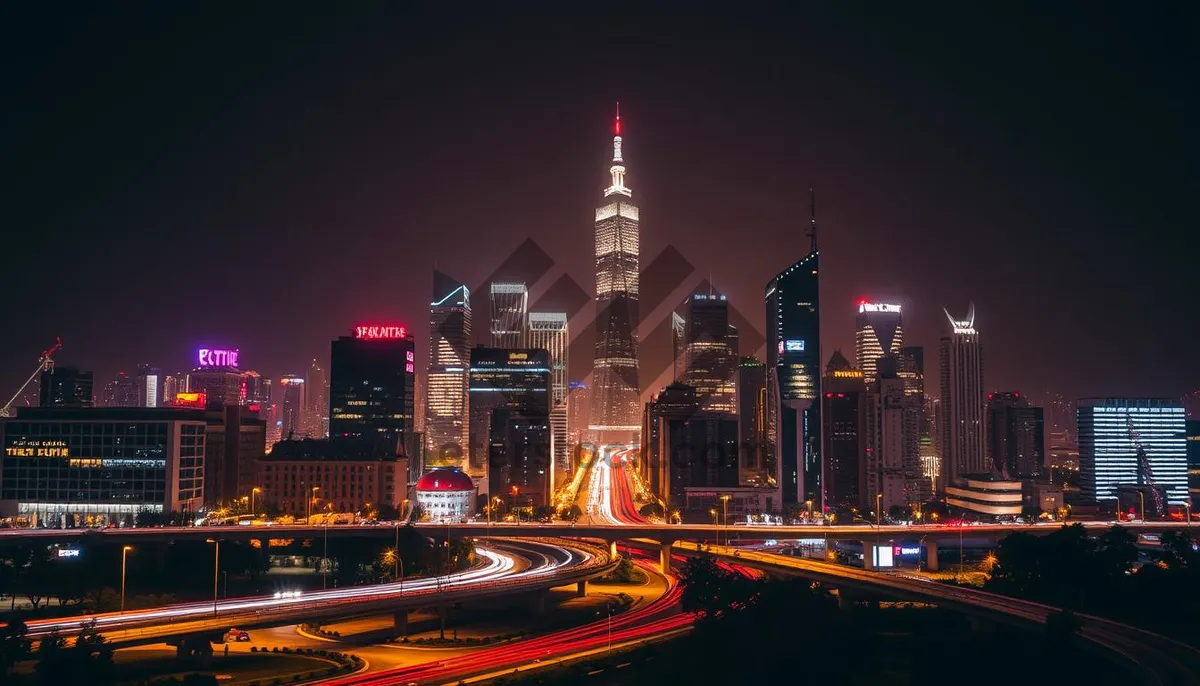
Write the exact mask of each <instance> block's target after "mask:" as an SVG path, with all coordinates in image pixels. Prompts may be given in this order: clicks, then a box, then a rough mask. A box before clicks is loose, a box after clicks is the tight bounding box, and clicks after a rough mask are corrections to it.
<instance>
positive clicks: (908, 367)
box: [889, 345, 933, 503]
mask: <svg viewBox="0 0 1200 686" xmlns="http://www.w3.org/2000/svg"><path fill="white" fill-rule="evenodd" d="M889 360H891V362H890V363H891V364H894V366H895V372H896V376H897V377H899V378H900V380H901V381H903V382H904V397H905V399H907V401H908V405H907V408H906V413H905V422H906V424H905V428H904V432H905V434H904V435H905V441H906V443H905V453H904V480H905V485H904V489H905V493H906V494H907V496H908V500H909V502H910V503H924V502H927V501H928V500H929V499H930V498H932V497H933V486H932V482H930V480H929V479H928V478H927V477H926V475H925V462H924V459H923V457H922V452H921V441H922V440H925V441H926V443H928V444H929V445H932V443H933V442H932V439H930V436H929V421H928V418H927V417H926V414H925V406H926V404H925V349H924V348H922V347H921V346H919V345H918V346H905V347H903V348H900V352H898V353H896V354H895V355H894V356H891V357H889Z"/></svg>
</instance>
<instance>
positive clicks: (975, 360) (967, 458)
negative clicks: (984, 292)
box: [938, 303, 992, 483]
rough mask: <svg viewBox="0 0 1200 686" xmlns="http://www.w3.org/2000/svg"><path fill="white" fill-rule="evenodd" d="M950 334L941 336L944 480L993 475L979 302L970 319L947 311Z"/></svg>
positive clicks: (940, 417) (971, 306)
mask: <svg viewBox="0 0 1200 686" xmlns="http://www.w3.org/2000/svg"><path fill="white" fill-rule="evenodd" d="M946 320H947V321H948V322H949V323H950V335H949V336H945V337H943V338H942V339H941V345H940V350H939V352H940V358H941V382H942V383H941V390H942V399H941V407H940V408H939V409H940V413H941V415H940V416H939V417H938V424H939V429H940V432H941V436H942V440H941V445H940V446H939V447H940V448H941V450H942V461H943V469H942V475H943V477H942V478H943V482H944V483H949V482H952V481H953V480H954V479H958V478H960V477H964V476H967V475H969V474H990V473H991V471H992V468H991V465H990V464H989V463H988V459H987V453H986V451H985V450H984V443H983V440H984V436H983V432H984V425H983V422H984V414H983V354H982V351H981V349H980V344H979V332H978V331H977V330H976V329H975V303H971V305H970V309H969V310H968V312H967V318H966V319H955V318H954V317H952V316H950V312H948V311H946Z"/></svg>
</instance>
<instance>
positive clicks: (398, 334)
mask: <svg viewBox="0 0 1200 686" xmlns="http://www.w3.org/2000/svg"><path fill="white" fill-rule="evenodd" d="M354 337H355V338H362V339H366V340H376V339H387V338H408V329H406V328H404V327H403V326H356V327H354Z"/></svg>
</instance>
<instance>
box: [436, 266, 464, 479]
mask: <svg viewBox="0 0 1200 686" xmlns="http://www.w3.org/2000/svg"><path fill="white" fill-rule="evenodd" d="M470 367H471V294H470V293H469V292H468V290H467V287H466V286H465V285H463V284H462V283H460V282H458V281H456V280H455V279H453V278H451V277H450V276H448V275H446V274H443V273H442V272H440V271H438V270H436V269H435V270H433V300H432V301H430V303H429V368H428V374H427V375H426V377H425V444H426V452H427V454H428V456H429V458H428V464H429V465H431V466H439V467H460V468H461V467H464V466H465V464H466V458H467V450H468V448H467V446H468V445H469V443H468V437H469V435H470V433H469V432H470V411H469V410H468V406H467V374H468V372H469V370H470Z"/></svg>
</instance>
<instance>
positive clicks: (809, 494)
mask: <svg viewBox="0 0 1200 686" xmlns="http://www.w3.org/2000/svg"><path fill="white" fill-rule="evenodd" d="M813 214H814V216H813V220H812V229H811V233H810V238H811V239H812V247H811V249H810V251H809V253H808V254H807V255H805V256H804V257H802V258H801V259H800V260H799V261H798V262H796V263H795V264H793V265H792V266H790V267H788V268H787V269H785V270H783V271H782V272H780V273H779V274H777V275H776V276H775V278H773V279H771V281H770V282H768V283H767V286H766V291H765V295H764V299H765V300H766V310H767V317H766V321H767V372H768V373H767V386H768V395H769V396H770V398H771V407H770V412H771V414H770V415H769V417H768V424H769V426H770V430H771V432H772V433H773V434H774V435H775V452H776V455H777V457H776V461H775V464H776V465H777V469H778V477H777V480H778V482H779V484H780V489H781V493H780V499H781V502H782V503H783V505H784V506H787V505H792V504H797V503H803V502H805V501H807V500H812V501H813V502H814V503H815V504H818V505H819V504H822V503H824V493H823V491H822V487H821V471H822V462H821V407H820V403H818V402H816V400H817V398H819V397H820V396H821V351H820V348H821V315H820V300H821V298H820V296H821V289H820V283H821V280H820V268H819V267H820V256H821V254H820V251H819V250H818V249H817V237H816V226H817V222H816V217H815V211H814V213H813Z"/></svg>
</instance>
